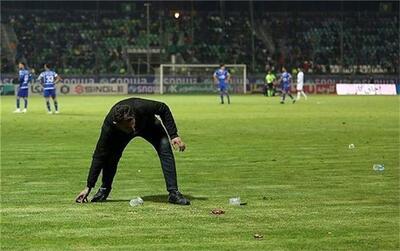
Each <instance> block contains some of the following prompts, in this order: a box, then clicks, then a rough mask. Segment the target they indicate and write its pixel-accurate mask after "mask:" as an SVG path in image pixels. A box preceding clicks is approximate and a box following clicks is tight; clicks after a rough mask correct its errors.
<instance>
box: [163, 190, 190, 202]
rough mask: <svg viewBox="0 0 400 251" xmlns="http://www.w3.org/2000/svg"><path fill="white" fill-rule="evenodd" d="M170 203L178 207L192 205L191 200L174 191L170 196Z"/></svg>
mask: <svg viewBox="0 0 400 251" xmlns="http://www.w3.org/2000/svg"><path fill="white" fill-rule="evenodd" d="M168 202H169V203H172V204H178V205H190V200H188V199H186V198H185V197H183V195H182V194H181V193H180V192H179V191H172V192H170V193H169V195H168Z"/></svg>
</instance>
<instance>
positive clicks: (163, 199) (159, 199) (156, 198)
mask: <svg viewBox="0 0 400 251" xmlns="http://www.w3.org/2000/svg"><path fill="white" fill-rule="evenodd" d="M184 196H185V197H186V198H187V199H189V200H208V198H207V197H200V196H199V197H196V196H192V195H190V194H185V195H184ZM141 198H142V199H143V201H144V202H146V201H151V202H156V203H168V195H167V194H156V195H145V196H142V197H141ZM129 201H130V200H112V199H110V200H106V201H105V202H129Z"/></svg>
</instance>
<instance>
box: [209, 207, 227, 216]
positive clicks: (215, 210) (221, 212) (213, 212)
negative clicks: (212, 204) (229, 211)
mask: <svg viewBox="0 0 400 251" xmlns="http://www.w3.org/2000/svg"><path fill="white" fill-rule="evenodd" d="M211 213H212V214H214V215H221V214H225V211H224V210H222V209H218V208H216V209H213V210H211Z"/></svg>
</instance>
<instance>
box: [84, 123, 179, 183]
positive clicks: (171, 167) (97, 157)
mask: <svg viewBox="0 0 400 251" xmlns="http://www.w3.org/2000/svg"><path fill="white" fill-rule="evenodd" d="M137 136H139V137H142V138H144V139H145V140H146V141H148V142H149V143H150V144H152V145H153V147H154V149H155V150H156V151H157V154H158V156H159V158H160V162H161V168H162V171H163V174H164V179H165V183H166V187H167V190H168V191H173V190H178V184H177V178H176V167H175V158H174V154H173V152H172V148H171V144H170V141H169V138H168V135H167V132H166V131H165V129H164V127H163V126H162V124H161V122H160V120H158V119H155V121H154V124H151V125H150V126H148V127H146V128H145V129H144V130H143V131H141V132H139V133H138V134H126V133H124V132H122V131H119V130H117V129H115V128H110V127H108V126H106V125H103V127H102V130H101V134H100V138H99V141H98V142H97V146H96V149H95V151H94V154H93V160H92V164H91V167H90V171H89V177H88V186H89V187H94V185H95V183H96V180H97V178H98V176H99V173H100V170H101V171H102V185H101V186H102V187H105V188H111V186H112V182H113V180H114V176H115V174H116V172H117V166H118V162H119V160H120V158H121V155H122V152H123V151H124V149H125V147H126V146H127V145H128V143H129V142H130V141H131V140H132V139H133V138H135V137H137Z"/></svg>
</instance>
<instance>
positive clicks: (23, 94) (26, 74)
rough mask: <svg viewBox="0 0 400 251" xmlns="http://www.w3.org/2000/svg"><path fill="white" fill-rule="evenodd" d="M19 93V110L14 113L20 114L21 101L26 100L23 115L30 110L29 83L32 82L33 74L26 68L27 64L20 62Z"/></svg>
mask: <svg viewBox="0 0 400 251" xmlns="http://www.w3.org/2000/svg"><path fill="white" fill-rule="evenodd" d="M18 69H19V72H18V83H19V86H18V92H17V109H16V110H15V111H14V112H15V113H20V112H21V109H20V102H19V101H20V99H21V98H23V99H24V109H23V110H22V112H23V113H25V112H27V108H28V90H29V83H30V82H31V80H32V74H31V73H30V71H29V70H28V69H27V68H26V65H25V63H23V62H20V63H19V64H18Z"/></svg>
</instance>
